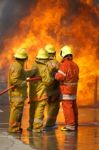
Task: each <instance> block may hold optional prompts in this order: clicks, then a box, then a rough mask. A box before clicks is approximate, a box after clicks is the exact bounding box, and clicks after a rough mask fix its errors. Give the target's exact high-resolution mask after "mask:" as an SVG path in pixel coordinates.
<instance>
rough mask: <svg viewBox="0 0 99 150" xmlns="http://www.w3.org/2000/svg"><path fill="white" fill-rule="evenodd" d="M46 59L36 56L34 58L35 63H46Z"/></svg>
mask: <svg viewBox="0 0 99 150" xmlns="http://www.w3.org/2000/svg"><path fill="white" fill-rule="evenodd" d="M47 61H48V60H47V59H38V58H36V60H35V62H36V63H40V64H46V63H47Z"/></svg>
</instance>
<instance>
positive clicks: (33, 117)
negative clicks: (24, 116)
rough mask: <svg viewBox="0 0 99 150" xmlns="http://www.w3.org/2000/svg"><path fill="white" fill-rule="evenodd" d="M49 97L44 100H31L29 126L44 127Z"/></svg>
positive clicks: (34, 127)
mask: <svg viewBox="0 0 99 150" xmlns="http://www.w3.org/2000/svg"><path fill="white" fill-rule="evenodd" d="M46 102H47V99H45V100H42V101H31V102H30V110H29V127H31V128H33V129H34V130H36V129H41V130H42V128H43V118H44V110H45V106H46Z"/></svg>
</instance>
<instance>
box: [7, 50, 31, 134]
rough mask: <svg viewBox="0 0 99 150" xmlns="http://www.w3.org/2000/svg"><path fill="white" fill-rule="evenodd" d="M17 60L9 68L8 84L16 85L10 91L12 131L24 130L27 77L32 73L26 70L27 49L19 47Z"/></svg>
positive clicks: (10, 123)
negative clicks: (22, 122)
mask: <svg viewBox="0 0 99 150" xmlns="http://www.w3.org/2000/svg"><path fill="white" fill-rule="evenodd" d="M14 57H15V60H14V62H13V63H12V64H11V66H10V68H9V75H8V85H9V87H10V86H12V85H13V86H14V87H15V88H13V89H11V90H10V92H9V100H10V118H9V128H8V131H9V132H11V133H19V132H22V128H21V119H22V113H23V106H24V100H25V99H26V98H27V83H26V77H28V76H29V75H32V72H31V71H27V72H26V71H25V70H24V64H25V61H26V60H27V58H28V55H27V53H26V50H25V49H18V50H17V51H16V53H15V55H14Z"/></svg>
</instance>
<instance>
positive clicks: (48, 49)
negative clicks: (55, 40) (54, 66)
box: [45, 44, 56, 54]
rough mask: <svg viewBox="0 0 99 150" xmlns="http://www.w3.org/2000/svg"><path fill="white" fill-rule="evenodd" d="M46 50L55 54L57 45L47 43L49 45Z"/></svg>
mask: <svg viewBox="0 0 99 150" xmlns="http://www.w3.org/2000/svg"><path fill="white" fill-rule="evenodd" d="M45 50H46V51H47V52H48V53H50V54H53V53H55V52H56V51H55V47H54V45H52V44H47V45H46V46H45Z"/></svg>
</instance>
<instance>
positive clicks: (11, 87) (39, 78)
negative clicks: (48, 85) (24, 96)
mask: <svg viewBox="0 0 99 150" xmlns="http://www.w3.org/2000/svg"><path fill="white" fill-rule="evenodd" d="M41 79H42V78H41V77H34V78H29V79H27V80H26V81H27V82H30V81H38V80H41ZM14 88H15V86H14V85H12V86H10V87H8V88H7V89H5V90H3V91H1V92H0V95H3V94H4V93H6V92H8V91H9V90H11V89H14Z"/></svg>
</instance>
